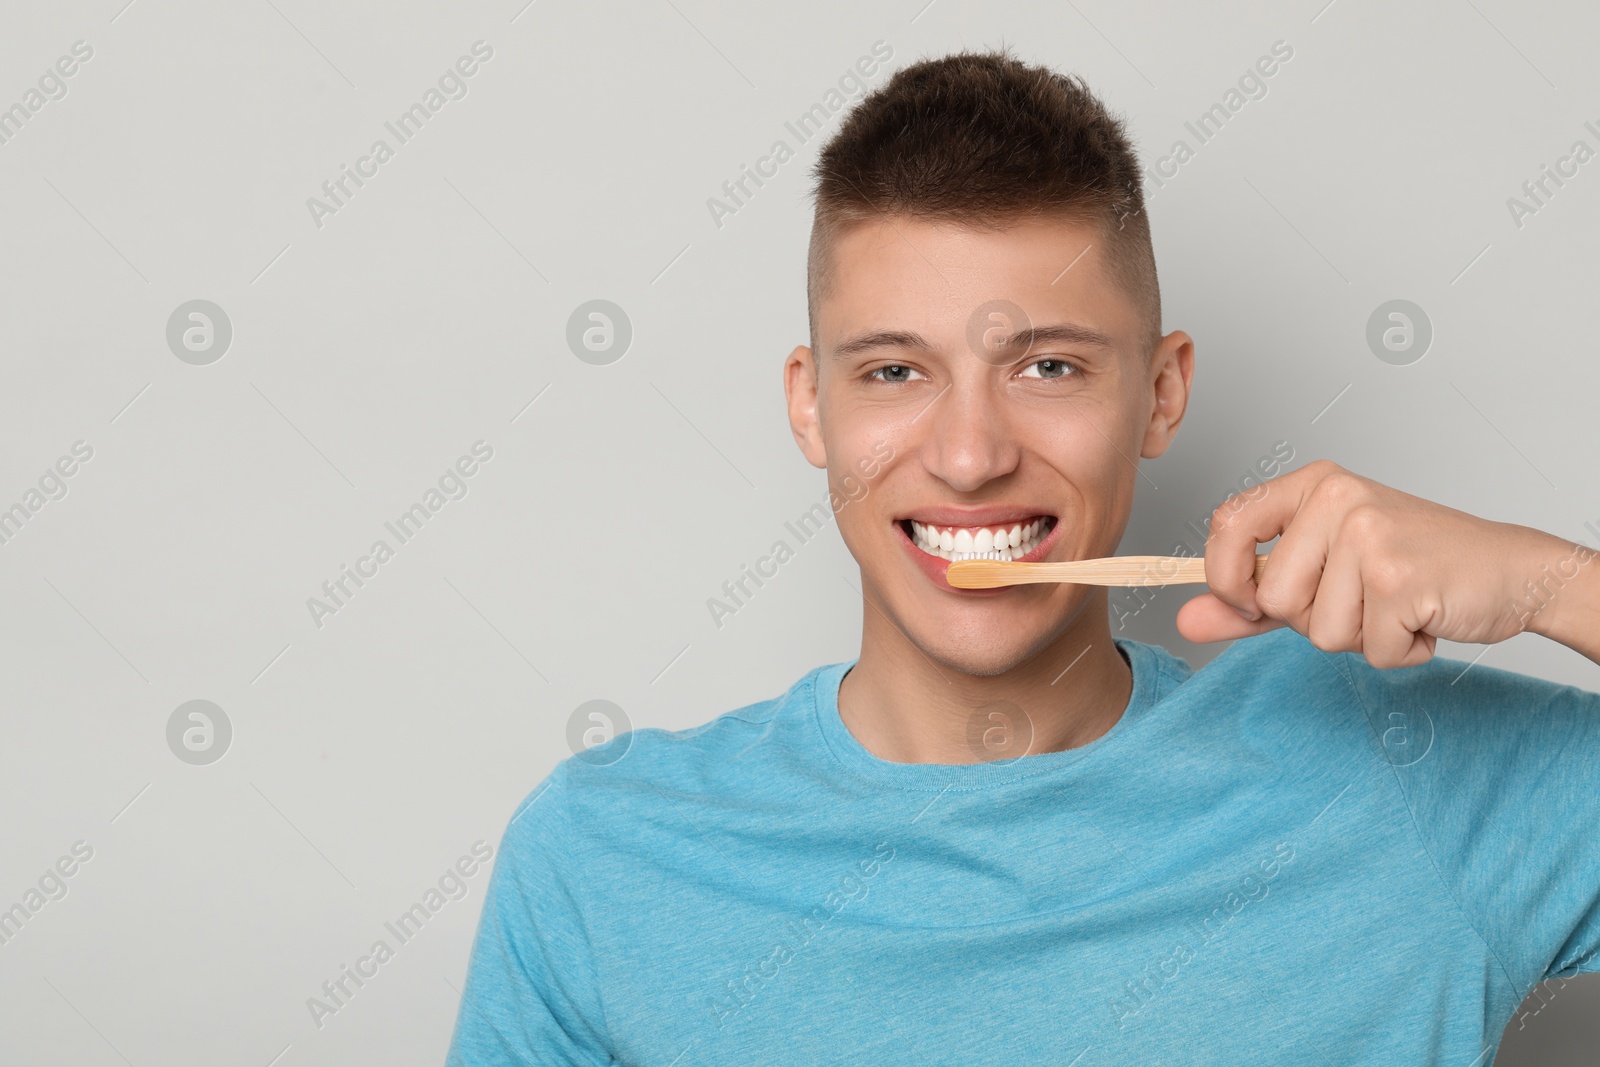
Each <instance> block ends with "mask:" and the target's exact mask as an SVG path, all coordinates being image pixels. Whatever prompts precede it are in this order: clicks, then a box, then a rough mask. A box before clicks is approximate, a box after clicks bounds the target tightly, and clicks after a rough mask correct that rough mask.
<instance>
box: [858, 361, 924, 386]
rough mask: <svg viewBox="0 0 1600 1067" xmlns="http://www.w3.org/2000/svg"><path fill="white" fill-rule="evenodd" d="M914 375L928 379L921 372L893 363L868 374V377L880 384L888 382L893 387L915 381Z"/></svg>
mask: <svg viewBox="0 0 1600 1067" xmlns="http://www.w3.org/2000/svg"><path fill="white" fill-rule="evenodd" d="M912 375H920V376H922V377H924V378H925V377H927V375H925V374H922V372H921V371H918V370H913V369H912V368H910V367H907V366H905V365H904V364H901V363H891V364H890V365H889V366H887V367H879V368H878V369H877V370H875V371H872V372H871V373H870V374H868V375H867V377H869V378H876V379H877V380H878V381H880V382H888V383H889V384H891V385H899V384H900V383H902V382H909V381H914V380H915V379H913V377H912Z"/></svg>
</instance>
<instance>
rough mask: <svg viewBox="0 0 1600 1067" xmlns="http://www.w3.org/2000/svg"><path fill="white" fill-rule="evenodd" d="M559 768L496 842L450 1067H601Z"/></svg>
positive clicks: (603, 1040) (598, 1013)
mask: <svg viewBox="0 0 1600 1067" xmlns="http://www.w3.org/2000/svg"><path fill="white" fill-rule="evenodd" d="M566 788H567V778H566V768H565V766H564V765H561V766H557V767H556V769H555V770H554V771H552V772H551V773H550V776H549V777H548V778H546V779H545V781H544V782H543V783H541V785H540V787H539V788H538V789H536V790H534V792H533V793H532V794H530V795H529V797H528V798H527V799H526V800H524V801H523V803H522V804H521V805H520V806H519V807H518V809H517V812H516V814H515V815H513V816H512V818H511V822H510V823H509V824H508V825H507V827H506V830H505V833H504V835H503V836H502V837H501V842H500V853H499V856H498V858H497V859H496V860H495V865H494V873H493V874H492V875H491V876H490V880H489V888H488V892H487V895H486V896H485V897H484V903H483V915H482V918H481V919H480V920H479V924H478V932H477V936H476V938H475V940H474V941H473V945H472V959H471V963H470V964H469V966H468V970H467V984H466V989H465V991H464V992H463V994H462V997H461V1009H460V1013H459V1014H458V1016H457V1018H456V1028H455V1035H454V1038H453V1040H452V1041H451V1043H450V1054H449V1057H448V1059H447V1061H446V1062H447V1064H448V1067H489V1065H493V1067H533V1065H534V1064H538V1065H540V1067H543V1065H546V1064H566V1065H570V1067H606V1065H609V1064H612V1063H614V1062H615V1060H614V1059H613V1058H612V1057H611V1055H610V1053H609V1052H608V1051H607V1046H608V1044H609V1038H608V1036H607V1034H606V1031H605V1022H604V1011H603V1009H602V1007H601V1004H600V996H599V991H598V989H597V988H596V982H595V972H594V966H593V959H594V957H593V953H592V952H591V951H590V949H589V941H588V930H587V927H586V925H585V923H584V920H583V915H582V912H581V910H580V909H579V907H578V901H577V890H578V889H579V888H580V887H581V881H580V878H579V875H580V874H581V871H578V870H575V869H573V866H572V864H573V862H574V861H573V859H572V854H571V850H570V848H569V845H568V843H569V842H570V840H571V836H570V834H569V833H568V832H567V831H568V827H567V815H566V807H567V803H566Z"/></svg>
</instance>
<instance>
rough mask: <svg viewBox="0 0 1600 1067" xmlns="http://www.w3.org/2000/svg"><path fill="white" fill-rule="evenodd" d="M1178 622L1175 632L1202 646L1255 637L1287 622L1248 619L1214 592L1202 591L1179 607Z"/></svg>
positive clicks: (1266, 618)
mask: <svg viewBox="0 0 1600 1067" xmlns="http://www.w3.org/2000/svg"><path fill="white" fill-rule="evenodd" d="M1177 625H1178V633H1179V634H1181V635H1182V636H1183V639H1184V640H1186V641H1192V642H1194V643H1195V644H1197V645H1203V644H1208V643H1210V642H1212V641H1232V640H1235V639H1237V638H1240V637H1254V636H1255V635H1256V634H1264V633H1266V632H1267V631H1268V630H1276V629H1277V628H1278V627H1280V626H1285V625H1287V623H1285V622H1284V621H1283V620H1282V619H1274V618H1271V617H1269V616H1266V615H1263V616H1262V617H1261V618H1259V619H1257V620H1256V621H1254V622H1251V621H1250V620H1249V619H1246V618H1244V617H1243V616H1241V615H1240V614H1239V613H1238V612H1237V611H1234V610H1233V608H1231V607H1229V606H1228V605H1227V604H1224V603H1223V602H1222V601H1220V600H1218V599H1217V598H1216V596H1215V594H1212V593H1201V594H1200V595H1199V596H1197V597H1195V598H1194V599H1192V600H1190V601H1189V602H1188V603H1187V604H1185V605H1184V606H1183V607H1181V608H1179V609H1178V618H1177Z"/></svg>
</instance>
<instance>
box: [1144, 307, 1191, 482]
mask: <svg viewBox="0 0 1600 1067" xmlns="http://www.w3.org/2000/svg"><path fill="white" fill-rule="evenodd" d="M1150 373H1151V375H1152V376H1153V377H1152V381H1151V395H1152V398H1153V401H1154V406H1153V407H1152V408H1151V411H1150V422H1149V423H1148V425H1147V426H1146V427H1145V434H1144V446H1143V447H1142V448H1141V449H1140V451H1139V454H1140V455H1141V456H1143V457H1144V458H1146V459H1154V458H1156V457H1157V456H1160V455H1164V454H1165V453H1166V451H1167V449H1168V447H1170V446H1171V444H1172V439H1173V438H1174V437H1176V436H1177V435H1178V426H1179V424H1180V423H1182V422H1183V413H1184V411H1185V410H1186V409H1187V408H1188V406H1189V388H1190V385H1191V384H1192V383H1193V380H1194V339H1193V338H1192V337H1190V336H1189V335H1188V334H1187V333H1184V332H1183V331H1182V330H1174V331H1172V332H1171V333H1169V334H1167V335H1166V336H1165V337H1163V338H1161V340H1160V341H1159V342H1157V344H1156V350H1155V352H1154V354H1153V355H1152V356H1151V359H1150Z"/></svg>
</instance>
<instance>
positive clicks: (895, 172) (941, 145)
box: [806, 49, 1161, 360]
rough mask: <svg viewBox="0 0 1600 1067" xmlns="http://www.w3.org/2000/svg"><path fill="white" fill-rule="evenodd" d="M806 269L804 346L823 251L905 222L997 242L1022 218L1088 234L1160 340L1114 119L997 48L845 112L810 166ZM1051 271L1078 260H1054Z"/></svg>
mask: <svg viewBox="0 0 1600 1067" xmlns="http://www.w3.org/2000/svg"><path fill="white" fill-rule="evenodd" d="M812 175H813V178H814V180H815V183H816V184H815V188H814V191H813V192H814V195H815V198H816V211H815V215H814V217H813V221H812V227H811V244H810V249H809V252H808V254H807V261H806V307H807V316H808V319H809V323H810V331H811V347H812V350H813V351H816V348H817V308H818V306H819V305H820V303H821V301H822V299H823V297H825V296H826V295H827V294H828V292H829V291H830V289H831V287H832V285H833V283H834V281H835V280H836V274H837V272H836V269H835V264H834V261H833V255H832V252H833V249H834V247H835V246H836V244H837V242H838V240H839V238H840V237H841V236H843V235H844V234H845V233H846V232H848V231H849V230H851V229H852V228H854V227H856V226H858V225H860V224H862V223H865V222H870V221H873V220H876V219H886V220H888V221H890V222H893V221H894V220H895V219H897V218H910V219H917V220H921V221H927V222H945V223H953V224H957V225H961V226H966V227H970V228H973V229H976V230H983V231H997V230H1001V229H1004V228H1006V227H1007V226H1010V225H1014V224H1016V223H1019V222H1022V221H1026V220H1028V219H1034V218H1038V219H1062V220H1069V221H1075V222H1083V223H1087V224H1089V225H1090V226H1092V227H1094V228H1095V229H1096V230H1097V232H1098V233H1099V235H1100V240H1099V241H1098V242H1097V244H1098V251H1100V252H1101V254H1102V256H1103V260H1102V262H1104V263H1105V265H1106V268H1107V270H1108V272H1109V274H1110V275H1111V277H1112V279H1113V280H1114V282H1115V283H1116V284H1117V285H1118V286H1119V287H1120V288H1121V289H1122V290H1123V291H1124V292H1125V293H1126V294H1127V295H1128V297H1129V298H1130V299H1131V300H1132V302H1133V305H1134V308H1135V310H1136V312H1137V314H1138V316H1139V319H1140V321H1141V323H1142V324H1143V327H1144V329H1143V331H1142V333H1143V336H1142V338H1141V342H1140V343H1141V344H1142V345H1143V349H1144V350H1143V352H1142V355H1143V356H1144V357H1145V359H1146V360H1148V359H1149V358H1150V356H1151V354H1152V353H1153V351H1154V350H1155V345H1156V342H1157V341H1158V340H1159V339H1160V337H1161V290H1160V286H1159V284H1158V282H1157V279H1156V263H1155V253H1154V250H1153V248H1152V246H1151V243H1150V222H1149V217H1148V216H1147V215H1146V213H1145V206H1144V192H1143V189H1142V187H1141V185H1140V170H1139V163H1138V157H1137V156H1136V155H1135V153H1134V150H1133V143H1132V141H1131V139H1130V138H1129V137H1128V134H1127V131H1126V129H1125V127H1124V124H1123V122H1122V121H1121V120H1120V119H1118V118H1116V117H1114V116H1112V115H1111V113H1110V112H1109V111H1107V110H1106V107H1105V105H1104V104H1103V103H1101V101H1100V100H1099V98H1097V97H1096V96H1095V95H1094V93H1093V92H1092V91H1090V89H1089V87H1088V85H1087V84H1086V83H1085V82H1084V81H1083V79H1082V78H1075V77H1073V76H1071V75H1063V74H1059V73H1057V72H1055V71H1053V70H1050V69H1049V68H1047V67H1041V66H1033V65H1029V64H1026V63H1023V62H1021V61H1020V60H1018V59H1016V58H1014V57H1013V56H1011V55H1010V54H1009V52H1008V51H1007V50H1005V49H1001V50H998V51H992V52H958V53H954V54H951V55H948V56H944V57H942V58H939V59H924V60H921V61H919V62H917V63H914V64H912V65H911V66H908V67H905V68H904V69H902V70H900V71H897V72H896V73H895V75H894V77H892V78H891V79H890V80H889V81H888V82H887V83H885V84H884V85H883V86H881V87H880V88H878V89H876V90H874V91H873V92H871V93H869V94H868V95H867V96H866V97H865V98H863V99H862V101H861V102H860V103H859V104H857V105H856V107H855V108H854V109H852V111H851V112H850V114H849V116H848V117H847V118H846V119H845V121H844V123H843V124H842V125H841V126H840V128H839V130H838V132H837V133H836V134H834V136H833V137H832V139H830V140H829V142H828V144H827V145H826V146H825V147H824V148H823V150H822V153H821V155H820V156H819V157H818V160H817V163H816V165H815V167H813V169H812ZM1062 251H1063V255H1064V257H1065V258H1063V259H1062V261H1061V262H1062V266H1063V267H1065V266H1066V265H1067V264H1068V263H1069V262H1071V260H1072V258H1073V256H1076V255H1077V254H1078V253H1079V251H1081V250H1078V249H1063V250H1062Z"/></svg>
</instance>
